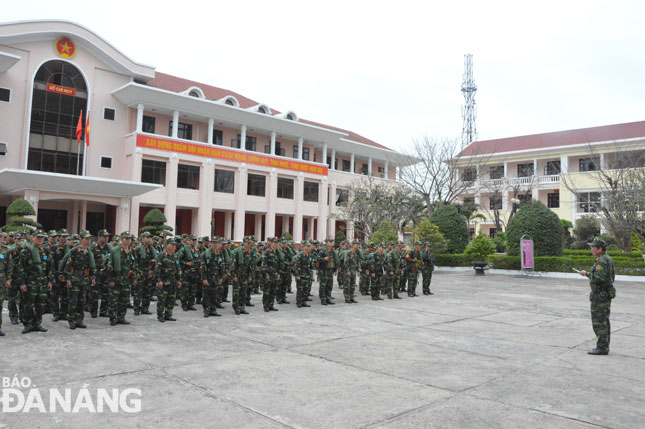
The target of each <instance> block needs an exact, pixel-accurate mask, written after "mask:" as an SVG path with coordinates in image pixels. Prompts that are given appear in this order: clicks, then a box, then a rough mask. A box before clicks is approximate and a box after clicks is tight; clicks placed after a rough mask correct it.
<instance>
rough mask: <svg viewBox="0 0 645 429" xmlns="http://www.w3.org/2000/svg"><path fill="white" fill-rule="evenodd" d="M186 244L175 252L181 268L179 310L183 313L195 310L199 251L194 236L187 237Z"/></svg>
mask: <svg viewBox="0 0 645 429" xmlns="http://www.w3.org/2000/svg"><path fill="white" fill-rule="evenodd" d="M187 241H188V243H185V244H183V245H180V248H179V249H178V251H177V258H178V259H179V265H180V266H181V284H182V288H181V308H182V310H184V311H188V310H193V311H195V310H197V309H196V308H195V296H196V293H197V284H198V281H199V273H198V268H199V250H198V249H197V239H196V237H195V236H194V235H190V236H188V237H187Z"/></svg>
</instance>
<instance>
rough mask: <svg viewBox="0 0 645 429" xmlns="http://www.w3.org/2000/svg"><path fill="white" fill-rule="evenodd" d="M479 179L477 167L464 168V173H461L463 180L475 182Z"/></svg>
mask: <svg viewBox="0 0 645 429" xmlns="http://www.w3.org/2000/svg"><path fill="white" fill-rule="evenodd" d="M476 179H477V169H476V168H466V169H464V172H463V174H462V175H461V181H462V182H474V181H475V180H476Z"/></svg>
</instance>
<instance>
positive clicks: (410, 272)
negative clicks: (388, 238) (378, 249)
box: [404, 241, 421, 297]
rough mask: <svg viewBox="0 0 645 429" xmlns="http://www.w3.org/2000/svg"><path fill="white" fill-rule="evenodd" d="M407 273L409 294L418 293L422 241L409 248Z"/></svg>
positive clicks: (415, 294)
mask: <svg viewBox="0 0 645 429" xmlns="http://www.w3.org/2000/svg"><path fill="white" fill-rule="evenodd" d="M404 261H405V262H404V267H405V275H406V278H407V281H408V296H409V297H413V296H419V295H417V282H418V279H419V271H420V267H421V242H420V241H417V242H415V243H414V249H411V250H409V251H408V252H407V253H406V254H405V258H404Z"/></svg>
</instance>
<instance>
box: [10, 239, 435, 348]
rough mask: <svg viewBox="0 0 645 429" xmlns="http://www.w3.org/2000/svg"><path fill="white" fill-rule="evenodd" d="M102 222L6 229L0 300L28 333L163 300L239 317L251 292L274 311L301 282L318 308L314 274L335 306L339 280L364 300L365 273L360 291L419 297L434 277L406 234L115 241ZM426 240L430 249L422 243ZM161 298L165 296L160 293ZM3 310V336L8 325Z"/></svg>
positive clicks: (302, 300) (114, 318) (161, 313)
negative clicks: (372, 239) (391, 238)
mask: <svg viewBox="0 0 645 429" xmlns="http://www.w3.org/2000/svg"><path fill="white" fill-rule="evenodd" d="M109 236H110V234H109V233H108V232H107V231H106V230H101V231H99V233H98V234H97V236H96V239H95V240H92V238H93V237H92V235H91V234H90V233H89V231H82V232H81V233H80V234H75V235H72V236H70V235H69V234H68V232H67V231H66V230H65V229H62V230H59V231H49V232H48V233H45V232H44V231H42V230H37V231H34V232H33V233H23V234H18V233H9V234H5V233H3V234H2V236H0V286H4V287H0V308H2V304H3V301H4V299H5V295H6V296H7V298H8V310H9V319H10V321H11V323H12V324H14V325H17V324H19V323H22V325H23V326H24V329H23V330H22V333H23V334H27V333H29V332H46V331H47V329H45V328H44V327H43V326H42V319H43V315H44V314H52V320H53V321H54V322H58V321H67V322H68V323H69V328H70V329H77V328H81V329H83V328H86V327H87V326H86V325H85V324H84V323H83V320H84V317H85V313H86V312H87V313H89V314H90V316H91V317H92V318H97V317H107V318H109V321H110V325H112V326H115V325H119V324H123V325H128V324H130V322H129V321H128V320H127V319H126V313H127V310H128V308H132V309H133V310H134V315H135V316H139V315H151V314H152V312H151V311H150V303H151V302H153V301H155V300H156V301H157V305H156V309H157V319H158V320H159V322H167V321H175V320H176V319H175V318H174V317H173V311H174V308H175V307H176V306H177V307H178V306H181V308H182V310H183V311H197V307H196V306H197V305H201V308H202V311H203V315H204V317H212V316H221V314H220V313H218V312H217V310H218V309H223V308H224V306H223V303H228V302H230V301H229V300H228V297H229V293H230V292H231V289H232V293H231V294H230V296H231V299H232V307H233V311H234V312H235V314H236V315H241V314H249V312H248V311H247V308H248V307H253V306H254V304H253V303H252V302H251V296H252V295H253V294H258V293H262V306H263V309H264V311H265V312H270V311H278V308H276V304H289V303H290V302H289V301H287V294H291V293H293V290H292V282H293V280H294V279H295V285H296V306H297V307H298V308H303V307H310V305H309V304H308V302H311V301H312V299H311V298H312V297H313V295H312V294H311V286H312V282H313V281H314V276H317V277H318V281H319V298H320V303H321V304H322V305H334V302H333V301H334V297H333V296H332V288H333V279H334V276H336V277H337V283H338V286H339V288H340V289H342V290H343V296H344V298H345V302H346V303H348V304H355V303H357V301H356V299H355V298H356V281H357V279H358V292H359V293H360V294H361V295H365V296H367V295H370V296H371V298H372V300H375V301H377V300H383V299H384V298H383V297H384V296H387V297H388V298H389V299H401V296H400V293H403V292H406V293H407V295H408V296H409V297H416V296H418V295H417V293H416V292H417V283H418V280H419V276H420V275H421V276H422V291H423V294H424V295H432V292H431V290H430V283H431V280H432V272H433V270H434V258H433V255H432V254H431V253H430V251H429V245H428V243H425V246H424V245H422V243H420V242H416V243H415V244H414V246H413V247H412V248H411V249H409V250H407V249H406V248H405V247H404V246H403V243H402V242H391V243H367V244H366V243H362V242H358V241H353V242H351V243H350V242H349V241H347V240H345V241H343V242H342V243H340V244H339V246H335V242H334V239H332V238H327V239H326V240H324V242H322V243H321V242H318V241H315V240H313V241H308V240H305V241H303V242H301V243H300V246H299V247H298V248H296V246H295V243H294V242H293V241H289V240H286V239H279V238H277V237H269V238H268V239H267V241H266V243H265V242H261V241H260V242H258V241H256V239H255V237H253V236H247V237H244V239H243V241H242V243H239V244H235V243H233V242H232V241H230V240H227V239H224V238H220V237H215V238H209V237H202V238H199V239H198V238H197V237H195V236H193V235H182V236H175V237H164V236H161V237H157V236H152V235H151V234H149V233H143V234H141V236H140V237H139V238H138V240H137V239H136V238H135V237H134V236H133V235H132V234H130V233H129V232H127V231H126V232H123V233H122V234H121V235H119V236H115V237H114V238H113V239H112V241H111V242H110V241H109ZM422 247H423V248H422ZM155 297H156V298H155ZM1 328H2V318H1V314H0V336H3V335H4V333H3V332H2V330H1Z"/></svg>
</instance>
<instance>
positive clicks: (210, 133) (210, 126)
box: [206, 118, 215, 237]
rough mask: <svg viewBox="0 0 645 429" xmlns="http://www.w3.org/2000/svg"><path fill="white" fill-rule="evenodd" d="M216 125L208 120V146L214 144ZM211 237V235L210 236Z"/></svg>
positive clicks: (211, 120)
mask: <svg viewBox="0 0 645 429" xmlns="http://www.w3.org/2000/svg"><path fill="white" fill-rule="evenodd" d="M214 124H215V119H213V118H210V119H209V120H208V136H206V137H207V138H208V144H213V125H214ZM209 237H210V234H209Z"/></svg>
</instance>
